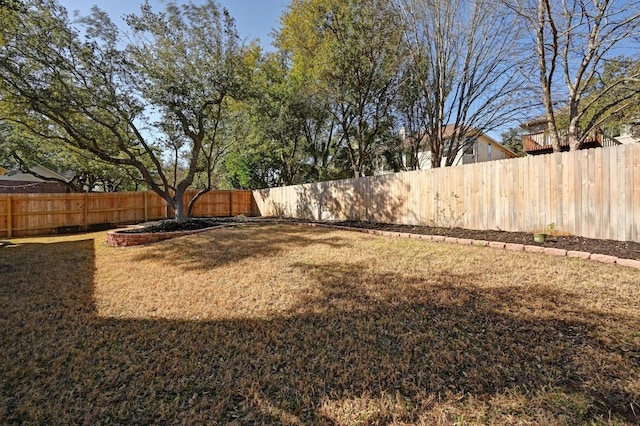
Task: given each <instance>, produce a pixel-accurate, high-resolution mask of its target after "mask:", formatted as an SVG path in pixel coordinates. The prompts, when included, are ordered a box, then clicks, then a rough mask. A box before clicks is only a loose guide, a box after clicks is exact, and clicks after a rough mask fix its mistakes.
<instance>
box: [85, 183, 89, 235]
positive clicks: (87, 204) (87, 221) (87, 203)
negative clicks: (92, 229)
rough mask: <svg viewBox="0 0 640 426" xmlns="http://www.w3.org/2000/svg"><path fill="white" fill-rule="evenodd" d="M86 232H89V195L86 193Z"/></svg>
mask: <svg viewBox="0 0 640 426" xmlns="http://www.w3.org/2000/svg"><path fill="white" fill-rule="evenodd" d="M84 230H85V231H88V230H89V194H88V193H87V192H85V193H84Z"/></svg>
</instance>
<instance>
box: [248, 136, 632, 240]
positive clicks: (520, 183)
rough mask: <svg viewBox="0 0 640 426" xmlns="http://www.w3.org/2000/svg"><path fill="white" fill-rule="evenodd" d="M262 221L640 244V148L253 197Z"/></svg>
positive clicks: (529, 159) (300, 188)
mask: <svg viewBox="0 0 640 426" xmlns="http://www.w3.org/2000/svg"><path fill="white" fill-rule="evenodd" d="M254 198H255V202H256V204H257V208H258V210H259V212H260V214H261V215H263V216H289V217H297V218H307V219H317V220H345V219H350V220H367V221H374V222H391V223H401V224H410V225H430V226H440V227H449V226H458V227H462V228H468V229H492V230H505V231H523V232H533V231H544V230H546V229H547V227H548V226H549V225H550V224H554V227H555V230H556V231H557V232H558V233H561V234H570V235H578V236H583V237H588V238H599V239H613V240H620V241H636V242H640V144H636V145H626V146H625V145H622V146H615V147H606V148H597V149H589V150H582V151H575V152H563V153H554V154H547V155H540V156H528V157H523V158H517V159H509V160H501V161H490V162H485V163H478V164H468V165H464V166H458V167H447V168H440V169H433V170H423V171H414V172H406V173H396V174H390V175H382V176H372V177H363V178H357V179H347V180H339V181H331V182H321V183H314V184H305V185H296V186H288V187H282V188H272V189H264V190H257V191H254Z"/></svg>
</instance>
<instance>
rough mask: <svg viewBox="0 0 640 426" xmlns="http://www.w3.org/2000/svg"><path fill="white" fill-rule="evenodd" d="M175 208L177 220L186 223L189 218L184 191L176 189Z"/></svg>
mask: <svg viewBox="0 0 640 426" xmlns="http://www.w3.org/2000/svg"><path fill="white" fill-rule="evenodd" d="M173 210H174V214H175V220H176V222H178V223H184V222H186V221H187V219H189V215H188V214H187V210H186V208H185V205H184V191H180V190H179V189H177V190H176V193H175V195H174V196H173Z"/></svg>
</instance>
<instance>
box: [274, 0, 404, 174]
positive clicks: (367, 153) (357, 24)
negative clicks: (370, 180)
mask: <svg viewBox="0 0 640 426" xmlns="http://www.w3.org/2000/svg"><path fill="white" fill-rule="evenodd" d="M395 18H396V15H395V13H394V11H393V10H392V9H391V8H390V7H389V2H387V1H364V0H349V1H337V0H294V1H293V2H292V3H291V6H290V8H289V10H288V11H287V13H285V14H284V16H283V18H282V29H281V32H280V34H279V37H278V42H279V46H280V48H282V49H283V50H285V51H288V52H291V57H292V62H293V64H292V66H293V73H294V75H296V76H297V77H298V78H301V79H302V80H303V81H305V82H308V83H309V84H310V85H311V89H310V90H309V91H308V92H307V93H308V95H310V96H319V97H321V98H323V99H326V103H325V106H326V108H327V111H328V112H329V113H330V114H331V115H332V117H333V118H334V120H335V123H336V125H337V127H338V129H337V132H336V136H337V137H338V138H339V140H338V142H337V146H338V149H340V150H342V151H343V154H344V155H345V157H346V158H347V159H348V162H349V164H350V168H351V171H352V174H353V175H354V176H364V175H368V174H372V173H373V171H374V167H375V159H376V157H377V156H378V155H379V153H380V148H381V147H384V144H385V143H386V142H388V140H389V138H390V136H391V131H392V128H393V124H394V123H393V114H392V112H393V105H394V99H395V93H396V89H397V78H398V72H397V71H398V67H399V65H400V61H401V60H402V51H401V43H400V31H399V28H398V26H397V20H396V19H395ZM336 155H340V153H339V152H337V153H336Z"/></svg>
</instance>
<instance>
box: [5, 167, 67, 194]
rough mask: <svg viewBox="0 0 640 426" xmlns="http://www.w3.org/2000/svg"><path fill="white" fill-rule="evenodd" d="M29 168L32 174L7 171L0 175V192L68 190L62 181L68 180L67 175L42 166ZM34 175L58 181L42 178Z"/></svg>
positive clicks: (53, 191) (52, 191) (54, 191)
mask: <svg viewBox="0 0 640 426" xmlns="http://www.w3.org/2000/svg"><path fill="white" fill-rule="evenodd" d="M30 170H31V171H32V172H33V173H34V174H31V173H22V172H14V173H11V172H9V173H7V174H4V175H0V194H17V193H56V192H69V187H68V186H67V185H65V184H64V183H63V182H70V181H71V179H70V178H69V177H67V176H63V175H61V174H59V173H56V172H54V171H53V170H49V169H47V168H46V167H43V166H34V167H32V168H31V169H30ZM36 175H38V176H42V177H43V178H49V179H57V180H58V181H53V180H47V179H43V178H40V177H37V176H36Z"/></svg>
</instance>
